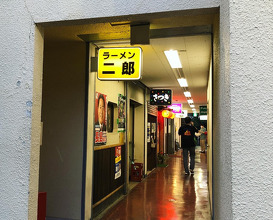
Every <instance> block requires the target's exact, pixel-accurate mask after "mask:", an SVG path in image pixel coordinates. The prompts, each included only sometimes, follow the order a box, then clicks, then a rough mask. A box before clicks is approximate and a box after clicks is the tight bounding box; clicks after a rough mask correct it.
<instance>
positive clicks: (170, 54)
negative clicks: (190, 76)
mask: <svg viewBox="0 0 273 220" xmlns="http://www.w3.org/2000/svg"><path fill="white" fill-rule="evenodd" d="M164 53H165V56H166V57H167V59H168V61H169V64H170V65H171V67H172V68H182V64H181V62H180V59H179V55H178V52H177V50H166V51H164Z"/></svg>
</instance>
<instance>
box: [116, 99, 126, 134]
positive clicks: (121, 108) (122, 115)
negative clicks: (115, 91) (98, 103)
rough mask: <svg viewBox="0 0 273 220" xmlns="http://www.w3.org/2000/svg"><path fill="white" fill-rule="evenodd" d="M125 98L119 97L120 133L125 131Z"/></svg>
mask: <svg viewBox="0 0 273 220" xmlns="http://www.w3.org/2000/svg"><path fill="white" fill-rule="evenodd" d="M125 102H126V99H125V96H123V95H121V94H119V95H118V132H124V131H125Z"/></svg>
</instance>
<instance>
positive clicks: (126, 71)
mask: <svg viewBox="0 0 273 220" xmlns="http://www.w3.org/2000/svg"><path fill="white" fill-rule="evenodd" d="M141 65H142V49H141V48H140V47H123V48H101V49H99V59H98V78H99V79H100V80H138V79H140V77H141V68H142V66H141Z"/></svg>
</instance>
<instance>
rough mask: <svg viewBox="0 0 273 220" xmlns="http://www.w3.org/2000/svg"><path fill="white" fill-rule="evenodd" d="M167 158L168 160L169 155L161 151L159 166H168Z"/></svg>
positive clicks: (158, 156) (158, 157)
mask: <svg viewBox="0 0 273 220" xmlns="http://www.w3.org/2000/svg"><path fill="white" fill-rule="evenodd" d="M167 158H168V155H167V154H165V153H163V152H162V151H160V152H159V153H158V155H157V159H158V164H166V160H167Z"/></svg>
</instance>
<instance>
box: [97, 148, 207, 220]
mask: <svg viewBox="0 0 273 220" xmlns="http://www.w3.org/2000/svg"><path fill="white" fill-rule="evenodd" d="M199 150H200V149H199V148H198V147H197V148H196V156H195V174H194V175H190V176H185V175H184V169H183V164H182V158H181V153H182V150H179V151H178V152H177V153H176V154H174V155H170V156H169V159H168V166H167V167H166V168H162V167H158V168H157V169H155V170H154V171H153V172H152V173H151V174H150V175H149V176H148V177H147V178H145V179H144V180H142V182H141V183H139V184H137V185H136V186H135V187H134V188H133V189H132V190H131V191H130V192H129V193H128V195H127V196H124V198H123V199H122V200H120V201H119V202H118V203H117V204H116V205H115V206H113V207H112V208H110V209H109V210H108V211H107V212H106V213H105V214H104V216H103V217H101V216H98V218H96V219H109V220H110V219H111V220H114V219H120V220H123V219H124V220H125V219H126V220H127V219H128V220H143V219H160V220H165V219H166V220H167V219H168V220H170V219H173V220H175V219H183V220H195V219H196V220H199V219H200V220H201V219H206V220H208V219H211V217H210V208H209V200H208V189H207V188H208V186H207V161H206V154H202V153H200V152H199Z"/></svg>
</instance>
